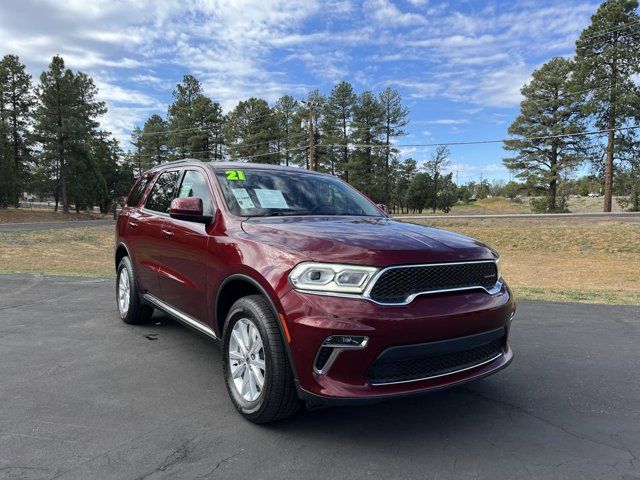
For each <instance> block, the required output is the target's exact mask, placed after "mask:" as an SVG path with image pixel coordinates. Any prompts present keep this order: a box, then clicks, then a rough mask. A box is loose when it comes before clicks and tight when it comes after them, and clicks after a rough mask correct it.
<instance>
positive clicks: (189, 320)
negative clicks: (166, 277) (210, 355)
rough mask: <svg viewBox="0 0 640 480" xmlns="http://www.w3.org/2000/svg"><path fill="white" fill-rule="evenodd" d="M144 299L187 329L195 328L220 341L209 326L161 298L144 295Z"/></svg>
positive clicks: (148, 294)
mask: <svg viewBox="0 0 640 480" xmlns="http://www.w3.org/2000/svg"><path fill="white" fill-rule="evenodd" d="M142 299H143V300H144V301H145V302H146V303H149V304H150V305H153V306H154V307H156V308H159V309H160V310H162V311H163V312H165V313H168V314H169V315H171V316H172V317H173V318H175V319H176V320H178V321H179V322H180V323H183V324H184V325H186V326H187V327H190V328H193V329H194V330H196V331H198V332H200V333H203V334H205V335H206V336H208V337H211V338H213V339H214V340H219V338H218V337H216V334H215V333H214V331H213V330H211V329H210V328H209V327H208V326H206V325H205V324H203V323H202V322H199V321H198V320H196V319H195V318H193V317H191V316H190V315H187V314H186V313H184V312H182V311H180V310H178V309H177V308H174V307H172V306H171V305H169V304H168V303H165V302H163V301H162V300H160V299H159V298H157V297H154V296H153V295H151V294H150V293H145V294H143V295H142Z"/></svg>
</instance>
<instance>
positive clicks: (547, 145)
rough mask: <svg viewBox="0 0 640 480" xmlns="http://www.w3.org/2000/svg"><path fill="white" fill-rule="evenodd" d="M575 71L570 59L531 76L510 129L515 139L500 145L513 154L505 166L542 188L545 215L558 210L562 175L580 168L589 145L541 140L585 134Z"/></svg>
mask: <svg viewBox="0 0 640 480" xmlns="http://www.w3.org/2000/svg"><path fill="white" fill-rule="evenodd" d="M573 67H574V65H573V63H572V62H571V61H570V60H567V59H565V58H562V57H556V58H554V59H552V60H550V61H549V62H547V63H546V64H545V65H543V66H542V67H541V68H540V69H539V70H536V71H535V72H533V75H532V79H531V82H530V83H529V84H527V85H525V86H524V87H523V88H522V90H521V92H522V95H523V96H524V100H522V103H521V104H520V114H519V115H518V117H517V118H516V119H515V121H514V122H513V123H512V124H511V126H510V127H509V134H510V135H512V136H514V137H515V138H513V139H510V140H507V141H505V146H504V148H505V149H506V150H510V151H515V152H516V156H514V157H511V158H505V159H504V164H505V166H506V167H507V168H508V169H509V170H511V171H513V172H516V173H517V176H518V177H519V178H522V179H524V180H525V181H527V182H532V183H535V184H537V185H540V186H542V187H544V188H545V190H546V191H547V200H546V205H545V206H544V207H543V208H542V210H545V211H549V212H553V211H556V210H557V203H556V197H557V191H558V183H559V180H560V175H561V174H562V172H564V171H571V170H573V169H575V168H577V167H578V166H579V165H580V164H581V163H582V161H583V159H584V155H585V153H586V150H587V146H588V143H587V142H588V140H587V138H586V137H584V136H573V137H571V136H569V137H556V138H539V137H550V136H556V135H567V134H573V133H578V132H582V131H584V130H585V124H584V120H583V110H582V104H583V98H582V96H581V95H576V94H575V93H576V90H575V85H574V82H573Z"/></svg>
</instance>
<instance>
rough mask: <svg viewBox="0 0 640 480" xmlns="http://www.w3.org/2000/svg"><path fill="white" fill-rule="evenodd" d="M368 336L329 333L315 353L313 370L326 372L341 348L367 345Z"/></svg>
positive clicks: (358, 347)
mask: <svg viewBox="0 0 640 480" xmlns="http://www.w3.org/2000/svg"><path fill="white" fill-rule="evenodd" d="M368 342H369V337H365V336H363V335H331V336H330V337H327V338H326V339H325V340H324V342H322V345H320V348H319V349H318V353H317V354H316V359H315V361H314V362H313V370H314V371H315V372H316V373H317V374H319V375H324V374H326V373H327V372H328V371H329V369H330V368H331V365H333V362H335V360H336V358H337V357H338V355H339V354H340V352H342V351H343V350H357V349H360V348H364V347H366V346H367V343H368Z"/></svg>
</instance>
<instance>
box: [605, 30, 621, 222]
mask: <svg viewBox="0 0 640 480" xmlns="http://www.w3.org/2000/svg"><path fill="white" fill-rule="evenodd" d="M613 47H614V48H615V47H616V42H614V44H613ZM617 75H618V69H617V65H616V57H615V54H614V58H613V63H612V65H611V91H610V98H609V102H610V103H609V132H608V135H607V163H606V164H605V167H604V207H603V211H605V212H610V211H611V203H612V200H613V148H614V140H615V132H614V129H615V127H616V94H615V89H616V86H617V85H616V84H617Z"/></svg>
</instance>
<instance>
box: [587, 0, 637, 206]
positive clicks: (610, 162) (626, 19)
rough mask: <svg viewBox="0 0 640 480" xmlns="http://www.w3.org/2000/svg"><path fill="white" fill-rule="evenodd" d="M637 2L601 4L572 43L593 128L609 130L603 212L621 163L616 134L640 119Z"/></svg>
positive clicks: (612, 0) (611, 0)
mask: <svg viewBox="0 0 640 480" xmlns="http://www.w3.org/2000/svg"><path fill="white" fill-rule="evenodd" d="M637 9H638V1H637V0H605V1H604V2H603V3H602V4H601V5H600V7H599V8H598V11H597V12H596V13H595V14H594V15H593V16H592V17H591V24H590V25H589V26H588V27H587V28H586V29H585V30H583V31H582V33H581V35H580V38H579V39H578V41H577V42H576V63H577V72H578V79H579V81H580V85H581V89H588V90H589V96H588V103H587V106H588V107H589V111H590V112H591V113H592V115H593V118H594V119H595V124H596V125H597V127H598V128H600V129H602V130H608V135H607V147H606V163H605V174H604V178H605V186H604V211H605V212H610V211H611V204H612V195H613V173H614V171H613V170H614V160H616V159H617V158H619V151H618V150H619V149H620V147H621V146H622V145H621V143H622V139H621V135H620V134H619V133H617V132H616V130H615V129H616V128H620V127H622V126H623V125H625V124H626V123H627V122H629V121H630V120H632V119H635V120H636V121H637V120H638V119H640V90H639V89H638V86H637V84H636V83H634V80H633V78H634V76H635V75H638V74H640V35H638V30H637V25H638V23H639V22H640V16H639V15H638V12H637Z"/></svg>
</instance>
